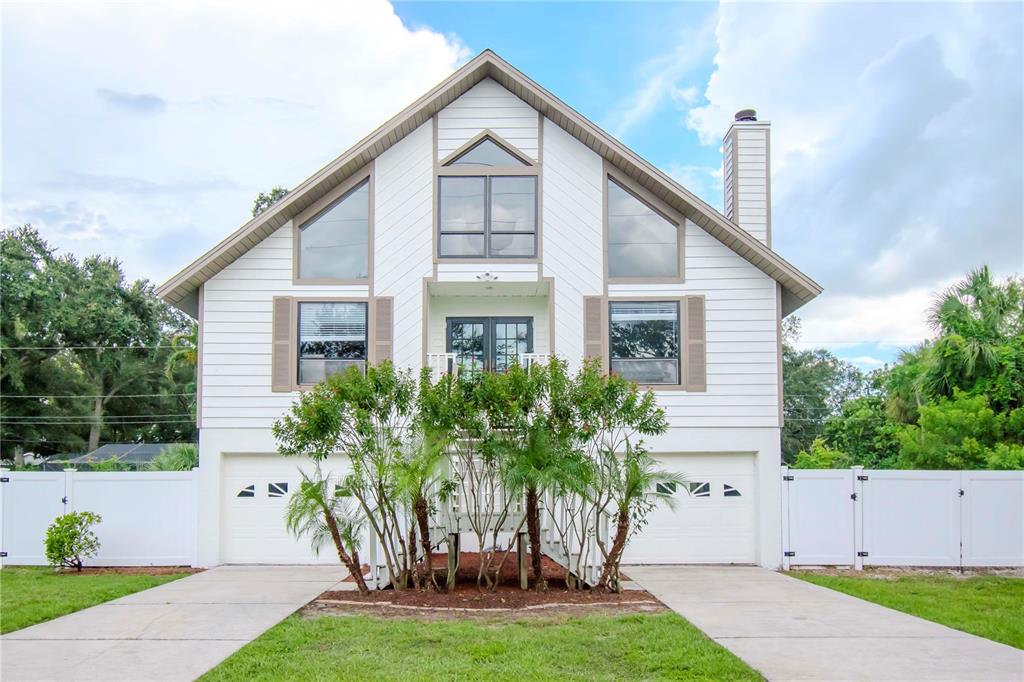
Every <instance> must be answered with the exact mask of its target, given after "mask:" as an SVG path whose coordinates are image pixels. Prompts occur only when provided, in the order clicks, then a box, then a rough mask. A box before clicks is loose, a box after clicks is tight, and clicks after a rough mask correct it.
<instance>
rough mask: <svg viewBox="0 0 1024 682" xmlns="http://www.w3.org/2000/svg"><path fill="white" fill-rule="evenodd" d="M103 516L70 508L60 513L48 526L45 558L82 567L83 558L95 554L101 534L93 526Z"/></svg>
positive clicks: (71, 566) (65, 564)
mask: <svg viewBox="0 0 1024 682" xmlns="http://www.w3.org/2000/svg"><path fill="white" fill-rule="evenodd" d="M102 520H103V519H101V518H100V515H99V514H94V513H92V512H87V511H83V512H71V513H70V514H64V515H62V516H58V517H57V518H56V519H55V520H54V522H53V523H52V524H50V527H49V528H47V529H46V560H47V561H49V562H50V565H51V566H53V567H54V568H58V567H65V568H75V569H78V570H79V571H81V570H82V560H83V559H88V558H89V557H94V556H96V553H97V552H98V551H99V549H100V541H99V538H97V537H96V534H95V533H93V532H92V526H94V525H96V524H97V523H99V522H100V521H102Z"/></svg>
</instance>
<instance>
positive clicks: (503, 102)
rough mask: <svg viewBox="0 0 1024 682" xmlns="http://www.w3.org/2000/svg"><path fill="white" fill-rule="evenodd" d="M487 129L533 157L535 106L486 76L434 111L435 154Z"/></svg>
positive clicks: (444, 153)
mask: <svg viewBox="0 0 1024 682" xmlns="http://www.w3.org/2000/svg"><path fill="white" fill-rule="evenodd" d="M488 129H490V130H492V131H494V132H495V133H497V134H498V135H500V136H501V137H502V138H503V139H504V140H505V141H507V142H508V143H509V144H511V145H514V146H515V147H516V148H517V149H518V150H519V151H521V152H523V153H524V154H526V155H527V156H528V157H530V158H531V159H533V160H534V161H536V160H537V110H536V109H534V108H533V107H531V106H530V105H529V104H527V103H526V102H524V101H523V100H521V99H519V98H518V97H516V96H515V95H513V94H512V93H511V92H509V91H508V90H506V89H505V88H504V87H502V86H501V85H499V84H498V83H497V81H494V80H492V79H490V78H485V79H484V80H482V81H480V82H479V83H477V84H476V85H474V86H473V87H472V88H470V89H469V90H468V91H467V92H466V93H465V94H463V95H462V96H461V97H459V98H458V99H456V100H455V101H454V102H452V103H451V104H449V105H448V106H446V107H445V108H444V109H442V110H441V111H439V112H438V113H437V158H438V159H441V160H443V159H444V158H445V157H446V156H448V155H449V154H451V153H452V152H453V151H455V150H456V149H458V148H459V147H461V146H462V145H464V144H465V143H466V142H468V141H469V140H471V139H472V138H473V136H475V135H477V134H478V133H479V132H480V131H482V130H488Z"/></svg>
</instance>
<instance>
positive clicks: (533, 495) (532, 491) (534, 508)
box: [526, 486, 548, 592]
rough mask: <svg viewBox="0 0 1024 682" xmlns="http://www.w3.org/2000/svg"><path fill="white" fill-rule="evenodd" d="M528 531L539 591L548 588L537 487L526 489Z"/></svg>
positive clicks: (534, 579) (535, 581) (534, 577)
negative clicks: (542, 548)
mask: <svg viewBox="0 0 1024 682" xmlns="http://www.w3.org/2000/svg"><path fill="white" fill-rule="evenodd" d="M526 533H527V534H528V535H529V536H530V561H531V562H532V565H533V586H534V587H535V588H536V589H537V591H538V592H545V591H547V589H548V582H547V581H546V580H544V567H543V562H542V560H541V553H540V506H539V503H538V500H537V488H535V487H534V486H529V487H528V488H527V489H526Z"/></svg>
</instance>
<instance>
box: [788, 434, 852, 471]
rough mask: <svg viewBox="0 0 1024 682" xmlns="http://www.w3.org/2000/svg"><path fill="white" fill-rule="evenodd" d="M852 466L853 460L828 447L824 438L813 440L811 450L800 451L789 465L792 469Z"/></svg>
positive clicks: (841, 452) (843, 453)
mask: <svg viewBox="0 0 1024 682" xmlns="http://www.w3.org/2000/svg"><path fill="white" fill-rule="evenodd" d="M852 465H853V459H852V458H851V457H850V456H849V455H848V454H846V453H845V452H843V451H842V450H837V449H835V448H831V447H829V445H828V443H826V442H825V439H824V438H815V439H814V441H812V442H811V449H810V450H809V451H808V450H801V451H800V452H799V453H797V456H796V460H794V461H793V464H792V465H791V466H792V467H793V468H794V469H845V468H847V467H849V466H852Z"/></svg>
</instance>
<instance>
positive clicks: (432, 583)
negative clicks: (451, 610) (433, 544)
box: [413, 495, 437, 590]
mask: <svg viewBox="0 0 1024 682" xmlns="http://www.w3.org/2000/svg"><path fill="white" fill-rule="evenodd" d="M413 510H414V511H415V513H416V524H417V525H418V526H419V527H420V545H421V546H422V547H423V561H424V563H425V565H426V576H425V577H424V586H425V587H426V588H427V589H428V590H431V589H432V590H436V589H437V580H436V579H435V578H434V562H433V556H432V554H431V548H430V519H429V516H428V511H427V500H426V498H425V497H423V495H420V496H418V497H417V498H416V504H414V505H413Z"/></svg>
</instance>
